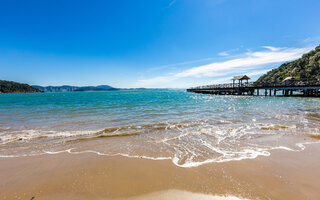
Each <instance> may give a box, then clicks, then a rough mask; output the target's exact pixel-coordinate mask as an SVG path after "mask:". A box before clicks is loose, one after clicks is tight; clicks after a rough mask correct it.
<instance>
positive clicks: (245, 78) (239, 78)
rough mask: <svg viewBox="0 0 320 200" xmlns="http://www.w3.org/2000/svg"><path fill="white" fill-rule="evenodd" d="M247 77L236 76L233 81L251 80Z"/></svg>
mask: <svg viewBox="0 0 320 200" xmlns="http://www.w3.org/2000/svg"><path fill="white" fill-rule="evenodd" d="M249 79H250V78H249V77H248V76H247V75H240V76H234V77H233V78H232V79H231V80H249Z"/></svg>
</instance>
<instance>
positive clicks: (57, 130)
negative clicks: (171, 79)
mask: <svg viewBox="0 0 320 200" xmlns="http://www.w3.org/2000/svg"><path fill="white" fill-rule="evenodd" d="M319 133H320V99H316V98H291V97H290V98H289V97H244V96H242V97H240V96H214V95H205V94H194V93H187V92H185V91H182V90H154V91H110V92H109V91H108V92H72V93H34V94H0V156H2V157H15V156H28V155H38V154H43V153H57V152H63V151H68V152H70V153H81V152H94V153H98V154H100V155H107V156H112V155H123V156H132V157H141V158H149V159H171V160H172V161H173V163H174V164H176V165H178V166H181V167H192V166H198V165H201V164H203V163H208V162H223V161H229V160H240V159H244V158H255V157H256V156H258V155H265V156H267V155H269V154H270V152H271V150H272V149H284V150H294V151H300V150H302V149H303V143H308V142H315V141H319V140H316V139H314V138H315V137H314V135H318V134H319ZM310 135H311V136H312V137H310Z"/></svg>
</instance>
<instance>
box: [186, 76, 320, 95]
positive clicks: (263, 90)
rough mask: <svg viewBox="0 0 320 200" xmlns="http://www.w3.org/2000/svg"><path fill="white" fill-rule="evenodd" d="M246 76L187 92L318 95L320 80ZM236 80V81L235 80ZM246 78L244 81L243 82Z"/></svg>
mask: <svg viewBox="0 0 320 200" xmlns="http://www.w3.org/2000/svg"><path fill="white" fill-rule="evenodd" d="M248 79H250V78H249V77H247V76H245V75H244V76H236V77H234V78H233V79H232V80H233V83H228V84H217V85H205V86H198V87H193V88H189V89H187V91H188V92H195V93H202V94H216V95H251V96H302V97H320V80H319V79H318V80H294V79H293V78H291V77H288V78H286V79H284V80H283V81H282V82H280V83H276V82H275V83H255V82H248ZM236 80H238V82H237V83H235V81H236ZM243 80H246V82H243Z"/></svg>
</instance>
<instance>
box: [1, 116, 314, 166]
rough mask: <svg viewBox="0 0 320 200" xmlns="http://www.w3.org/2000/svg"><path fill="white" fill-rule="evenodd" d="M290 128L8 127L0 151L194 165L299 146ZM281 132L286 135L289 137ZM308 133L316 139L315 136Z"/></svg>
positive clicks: (170, 124)
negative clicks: (79, 129) (140, 159)
mask: <svg viewBox="0 0 320 200" xmlns="http://www.w3.org/2000/svg"><path fill="white" fill-rule="evenodd" d="M293 131H296V132H300V131H301V130H300V129H299V127H297V126H295V125H290V124H283V125H281V124H271V123H252V124H233V123H232V122H230V123H229V122H227V123H226V122H225V121H224V122H223V123H221V121H217V122H216V123H214V122H212V121H196V122H187V121H184V123H181V122H161V123H152V124H140V125H131V126H119V127H107V128H103V129H100V130H90V131H43V130H25V131H11V132H10V133H9V134H1V135H0V139H1V142H2V144H1V145H0V146H1V147H2V148H1V150H0V155H2V157H16V156H17V157H19V155H22V156H25V155H35V154H37V155H38V154H43V153H49V154H56V153H62V152H67V153H71V154H77V153H96V154H98V155H105V156H117V155H119V156H126V157H134V158H144V159H153V160H163V159H170V160H172V162H173V163H174V164H175V165H176V166H179V167H197V166H200V165H203V164H206V163H212V162H227V161H235V160H243V159H254V158H256V157H258V156H269V155H270V152H271V151H272V150H276V149H281V150H288V151H300V150H301V149H303V148H304V145H303V144H302V143H301V144H298V143H297V141H301V140H297V139H294V140H292V141H291V139H292V138H290V137H289V136H288V135H289V134H288V133H292V132H293ZM282 137H288V139H289V140H288V141H290V142H288V141H287V139H286V138H282ZM310 137H311V138H312V139H318V136H310ZM103 138H105V139H103ZM300 139H301V138H300ZM310 140H311V139H310ZM317 142H319V141H317ZM64 149H67V150H64ZM0 157H1V156H0Z"/></svg>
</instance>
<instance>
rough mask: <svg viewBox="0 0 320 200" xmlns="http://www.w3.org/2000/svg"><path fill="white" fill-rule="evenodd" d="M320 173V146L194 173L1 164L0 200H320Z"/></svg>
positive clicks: (129, 164)
mask: <svg viewBox="0 0 320 200" xmlns="http://www.w3.org/2000/svg"><path fill="white" fill-rule="evenodd" d="M319 169H320V144H312V145H308V146H307V148H306V149H305V150H304V151H302V152H291V151H284V150H276V151H273V152H272V154H271V156H269V157H258V158H256V159H252V160H242V161H231V162H225V163H211V164H206V165H202V166H199V167H193V168H179V167H177V166H175V165H174V164H173V163H172V162H171V161H170V160H158V161H155V160H146V159H139V158H127V157H121V156H114V157H108V156H99V155H96V154H93V153H84V154H76V155H75V154H68V153H61V154H56V155H41V156H32V157H20V158H0V199H10V200H11V199H26V200H29V199H32V198H33V199H34V200H38V199H39V200H40V199H52V200H53V199H77V200H82V199H86V200H90V199H130V200H131V199H132V200H135V199H138V200H143V199H156V200H159V199H184V200H185V199H187V200H188V199H218V200H223V199H230V200H235V199H238V198H239V199H245V198H246V199H272V200H276V199H290V200H295V199H297V200H303V199H310V200H311V199H312V200H317V199H320V170H319ZM236 197H238V198H236Z"/></svg>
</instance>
